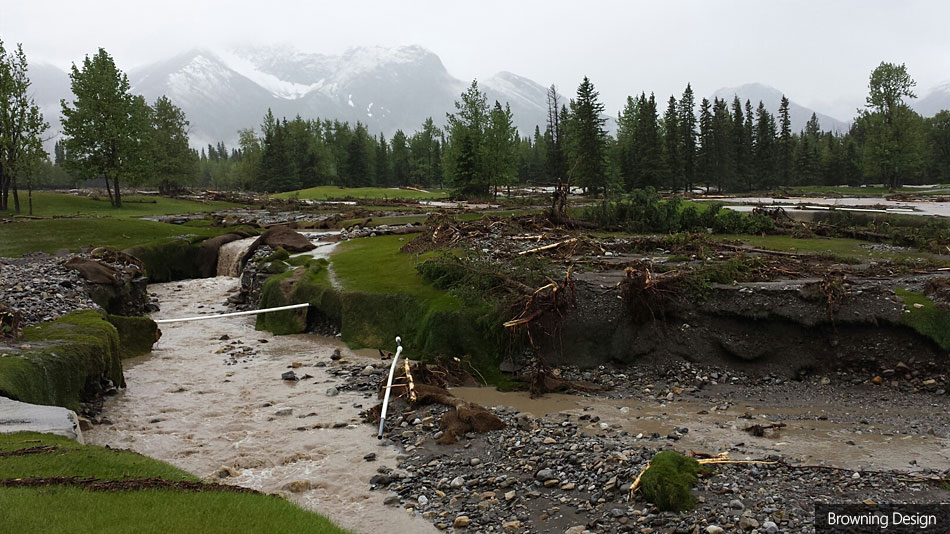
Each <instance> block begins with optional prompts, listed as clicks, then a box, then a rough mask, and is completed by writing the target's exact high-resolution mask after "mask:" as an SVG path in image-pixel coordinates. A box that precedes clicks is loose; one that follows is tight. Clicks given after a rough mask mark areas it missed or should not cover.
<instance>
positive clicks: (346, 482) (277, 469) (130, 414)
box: [85, 277, 436, 532]
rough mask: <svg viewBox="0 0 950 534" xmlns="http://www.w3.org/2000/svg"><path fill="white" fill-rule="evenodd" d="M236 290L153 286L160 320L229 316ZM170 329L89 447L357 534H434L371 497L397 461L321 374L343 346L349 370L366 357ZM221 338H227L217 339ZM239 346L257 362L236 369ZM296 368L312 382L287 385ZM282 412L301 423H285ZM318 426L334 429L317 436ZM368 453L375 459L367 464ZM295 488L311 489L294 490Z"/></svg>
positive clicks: (220, 285) (315, 345)
mask: <svg viewBox="0 0 950 534" xmlns="http://www.w3.org/2000/svg"><path fill="white" fill-rule="evenodd" d="M238 283H239V282H238V280H237V279H235V278H227V277H218V278H209V279H203V280H189V281H184V282H172V283H167V284H155V285H152V286H150V287H149V290H150V291H151V292H154V293H156V294H157V295H158V298H159V301H160V303H161V306H162V310H161V311H160V312H157V313H155V314H154V316H153V317H154V318H156V319H165V318H177V317H190V316H194V315H200V314H204V313H207V314H214V313H221V312H225V311H228V310H227V309H226V307H225V306H224V305H223V304H222V303H224V301H225V299H226V298H227V296H228V295H229V294H230V293H231V292H233V291H236V290H237V289H238ZM162 331H163V335H162V338H161V340H160V341H159V342H158V343H157V344H156V345H155V347H154V348H153V350H152V353H151V354H150V355H147V356H143V357H140V358H136V359H133V360H126V362H125V376H126V382H127V384H128V387H127V388H126V389H125V390H124V391H122V392H121V393H120V394H119V395H117V396H116V397H114V398H111V399H109V400H108V401H107V402H106V403H105V406H104V409H103V414H102V415H103V417H106V418H108V419H109V420H111V421H112V423H113V424H111V425H109V424H103V425H98V426H96V427H94V428H93V429H92V430H91V431H89V432H87V433H86V434H85V435H86V438H87V441H88V442H89V443H93V444H96V445H109V446H111V447H119V448H125V449H132V450H134V451H136V452H139V453H141V454H145V455H147V456H151V457H153V458H157V459H159V460H163V461H166V462H169V463H171V464H173V465H175V466H177V467H180V468H182V469H185V470H186V471H189V472H191V473H194V474H195V475H198V476H200V477H204V478H208V479H213V480H219V479H217V477H216V473H217V471H218V470H219V469H220V468H221V467H222V466H227V467H229V468H230V469H232V470H233V472H234V473H235V476H233V477H230V478H226V479H223V480H220V481H222V482H225V483H228V484H237V485H241V486H246V487H250V488H253V489H256V490H260V491H264V492H284V493H286V495H287V497H288V498H289V499H290V500H292V501H294V502H296V503H298V504H299V505H301V506H303V507H305V508H308V509H311V510H314V511H317V512H320V513H322V514H325V515H327V516H329V517H330V518H331V519H332V520H333V521H334V522H335V523H337V524H338V525H340V526H342V527H344V528H347V529H351V530H354V531H357V532H379V531H387V532H436V530H435V528H434V527H433V526H432V525H431V524H430V523H429V522H428V521H426V520H424V519H422V518H420V517H410V516H409V515H407V513H406V512H405V511H404V510H403V509H401V508H393V507H388V506H384V505H383V499H384V498H385V493H384V492H379V491H377V492H371V491H370V490H369V480H370V478H371V477H372V476H373V475H374V474H375V473H376V469H377V468H378V467H380V466H383V465H385V466H388V467H395V466H396V453H397V452H396V450H395V449H394V448H393V447H382V446H380V445H379V443H380V442H378V441H377V440H376V438H375V433H374V430H373V428H372V427H370V425H365V424H362V423H360V421H359V412H360V410H361V409H360V408H356V407H354V405H360V404H363V403H364V402H365V400H364V399H363V397H362V396H361V395H360V394H358V393H348V392H341V393H340V394H339V395H337V396H333V397H328V396H327V395H326V391H327V389H328V388H330V387H333V386H334V385H335V384H336V379H335V378H333V377H331V376H330V375H329V373H327V372H326V371H325V370H324V369H323V368H318V367H313V364H314V363H316V362H317V361H326V362H329V361H330V360H329V356H330V354H331V353H332V351H333V349H335V348H340V349H341V350H342V351H343V354H344V356H345V358H344V359H347V360H350V361H351V362H352V361H360V362H362V361H367V362H369V359H367V358H365V357H362V356H359V355H356V354H353V353H352V352H350V351H348V350H347V349H346V347H344V346H343V345H342V344H340V342H339V341H338V340H336V339H334V338H326V337H319V336H311V335H295V336H274V335H271V334H269V333H266V332H258V331H256V330H254V318H253V317H233V318H226V319H213V320H207V321H195V322H187V323H170V324H164V325H162ZM222 335H228V336H229V337H230V340H227V341H223V340H220V339H219V338H220V337H221V336H222ZM260 340H266V341H267V342H266V343H263V342H261V341H260ZM232 341H241V342H242V343H243V345H236V346H238V347H244V346H249V347H252V348H253V349H255V350H257V351H259V352H258V353H257V354H255V355H253V356H248V357H246V358H238V359H237V361H238V362H239V363H237V364H234V365H227V364H226V363H225V362H226V361H229V360H230V358H229V356H228V355H227V354H226V353H218V351H219V350H220V349H222V348H224V347H227V346H229V345H228V344H229V343H231V342H232ZM242 360H246V361H244V362H243V363H241V362H242ZM293 362H300V363H301V364H303V366H302V367H299V368H297V369H295V372H296V373H297V375H298V376H302V375H305V374H310V375H313V377H314V379H307V380H305V381H303V380H302V381H300V382H285V381H283V380H281V379H280V375H281V373H284V372H286V371H287V370H289V369H288V368H289V367H290V366H291V365H292V363H293ZM367 407H368V406H367ZM282 408H290V409H291V410H292V413H291V414H290V415H276V413H277V411H278V410H280V409H282ZM316 425H320V426H325V427H331V428H317V429H313V428H312V427H314V426H316ZM335 425H336V426H341V428H332V427H333V426H335ZM298 428H307V430H297V429H298ZM370 453H376V455H377V457H378V459H377V461H375V462H367V461H365V460H364V459H363V457H364V456H365V455H367V454H370ZM292 482H298V484H297V485H298V486H299V485H300V484H299V483H300V482H302V483H303V485H304V486H309V487H310V489H309V490H307V491H303V492H300V493H292V492H289V491H285V489H284V488H286V487H287V486H288V485H289V484H290V483H292Z"/></svg>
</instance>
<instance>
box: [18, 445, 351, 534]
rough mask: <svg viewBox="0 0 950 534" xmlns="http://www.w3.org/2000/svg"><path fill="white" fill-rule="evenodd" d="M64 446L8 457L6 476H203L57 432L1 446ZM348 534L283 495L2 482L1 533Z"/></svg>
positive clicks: (184, 478) (187, 478)
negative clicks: (7, 484)
mask: <svg viewBox="0 0 950 534" xmlns="http://www.w3.org/2000/svg"><path fill="white" fill-rule="evenodd" d="M49 445H52V446H56V447H57V448H58V449H56V450H53V451H50V452H44V453H40V454H32V455H24V456H9V457H6V458H3V459H0V478H4V479H10V478H25V477H50V476H64V477H72V476H80V477H87V476H88V477H95V478H99V479H103V480H123V479H128V478H153V477H161V478H165V479H167V480H173V481H197V480H198V479H197V478H195V477H194V476H192V475H190V474H188V473H186V472H185V471H182V470H180V469H177V468H175V467H173V466H171V465H168V464H165V463H163V462H159V461H158V460H153V459H151V458H147V457H145V456H141V455H139V454H136V453H133V452H129V451H116V450H111V449H106V448H104V447H95V446H89V445H79V444H78V443H76V442H73V441H71V440H68V439H66V438H62V437H59V436H52V435H49V434H36V433H18V434H6V435H0V451H11V450H17V449H25V448H29V447H37V446H49ZM276 531H279V532H292V533H312V534H323V533H342V532H344V531H343V530H341V529H339V528H337V527H336V526H334V525H333V524H332V523H330V521H329V520H328V519H327V518H325V517H323V516H320V515H318V514H315V513H312V512H308V511H306V510H303V509H301V508H298V507H296V506H295V505H293V504H291V503H290V502H287V501H285V500H283V499H280V498H277V497H273V496H266V495H253V494H238V493H227V492H217V491H203V492H185V491H175V490H137V491H116V492H102V491H86V490H83V489H81V488H76V487H64V486H47V487H42V488H0V532H17V533H23V534H33V533H36V534H41V533H43V534H45V533H48V532H70V533H79V534H86V533H88V534H97V533H100V532H119V533H134V534H152V533H155V534H158V533H167V532H183V533H184V532H189V533H190V532H201V533H221V534H224V533H233V532H241V533H262V534H263V533H269V532H276Z"/></svg>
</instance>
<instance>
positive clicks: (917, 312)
mask: <svg viewBox="0 0 950 534" xmlns="http://www.w3.org/2000/svg"><path fill="white" fill-rule="evenodd" d="M895 292H896V293H897V295H898V296H899V297H901V298H903V299H904V304H906V305H907V311H906V312H905V313H903V314H901V322H902V323H903V324H905V325H907V326H909V327H911V328H913V329H914V330H916V331H917V332H918V333H920V334H921V335H924V336H927V337H929V338H930V339H932V340H934V342H935V343H937V345H940V347H941V348H943V349H944V350H950V311H947V310H944V309H940V308H938V307H936V306H935V305H934V303H933V302H932V301H931V300H930V299H928V298H927V297H926V296H924V295H923V294H922V293H914V292H912V291H907V290H904V289H897V290H896V291H895Z"/></svg>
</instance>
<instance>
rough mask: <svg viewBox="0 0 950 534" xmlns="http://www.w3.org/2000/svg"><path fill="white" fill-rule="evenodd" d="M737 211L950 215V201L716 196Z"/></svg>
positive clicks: (881, 198) (882, 198)
mask: <svg viewBox="0 0 950 534" xmlns="http://www.w3.org/2000/svg"><path fill="white" fill-rule="evenodd" d="M716 201H719V202H723V203H724V204H725V206H726V207H728V208H731V209H735V210H736V211H752V208H754V207H756V206H781V207H784V208H785V209H786V210H788V211H799V210H828V209H838V210H844V211H857V212H872V213H894V214H911V215H933V216H937V217H950V202H946V201H938V200H933V201H931V200H890V199H887V198H884V197H844V198H831V197H790V198H772V197H728V198H722V199H716Z"/></svg>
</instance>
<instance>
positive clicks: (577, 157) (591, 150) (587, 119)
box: [568, 76, 607, 197]
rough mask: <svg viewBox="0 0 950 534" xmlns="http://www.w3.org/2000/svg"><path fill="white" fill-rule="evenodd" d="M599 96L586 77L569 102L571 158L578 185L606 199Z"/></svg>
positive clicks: (604, 156) (603, 140) (601, 116)
mask: <svg viewBox="0 0 950 534" xmlns="http://www.w3.org/2000/svg"><path fill="white" fill-rule="evenodd" d="M599 96H600V94H599V93H598V92H597V91H596V90H595V89H594V84H593V83H591V81H590V79H588V78H587V77H586V76H585V77H584V80H583V81H582V82H581V84H580V85H579V86H578V88H577V98H576V99H575V100H571V113H570V115H571V117H570V128H569V134H568V137H569V142H570V155H571V161H572V165H571V167H572V168H573V173H574V175H575V176H577V177H578V183H579V184H580V185H582V186H583V187H585V188H586V189H587V190H588V192H589V193H596V192H598V191H603V194H604V196H605V197H606V195H607V172H606V171H607V166H606V164H607V130H606V129H605V128H604V124H605V123H606V122H607V119H605V118H604V117H603V113H604V105H603V104H602V103H601V102H600V101H599Z"/></svg>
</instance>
